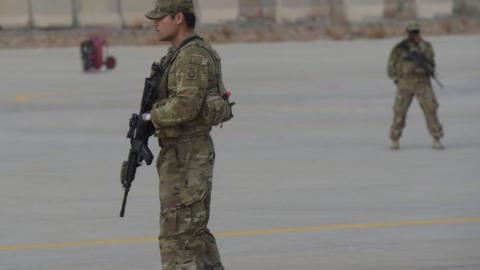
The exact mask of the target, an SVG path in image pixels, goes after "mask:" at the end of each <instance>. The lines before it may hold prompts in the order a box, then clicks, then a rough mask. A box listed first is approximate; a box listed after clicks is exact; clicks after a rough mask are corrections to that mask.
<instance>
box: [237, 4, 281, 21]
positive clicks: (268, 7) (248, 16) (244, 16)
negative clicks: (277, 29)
mask: <svg viewBox="0 0 480 270" xmlns="http://www.w3.org/2000/svg"><path fill="white" fill-rule="evenodd" d="M276 6H277V1H276V0H239V7H238V10H239V14H238V18H239V19H241V20H246V21H251V20H267V21H275V18H276V10H277V9H276Z"/></svg>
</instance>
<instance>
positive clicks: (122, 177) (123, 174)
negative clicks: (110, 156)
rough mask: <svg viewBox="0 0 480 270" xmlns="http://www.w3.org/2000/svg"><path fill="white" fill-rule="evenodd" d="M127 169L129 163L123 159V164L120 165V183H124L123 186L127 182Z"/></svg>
mask: <svg viewBox="0 0 480 270" xmlns="http://www.w3.org/2000/svg"><path fill="white" fill-rule="evenodd" d="M127 169H128V163H127V162H126V161H123V162H122V166H121V167H120V184H122V186H123V187H125V185H126V184H127Z"/></svg>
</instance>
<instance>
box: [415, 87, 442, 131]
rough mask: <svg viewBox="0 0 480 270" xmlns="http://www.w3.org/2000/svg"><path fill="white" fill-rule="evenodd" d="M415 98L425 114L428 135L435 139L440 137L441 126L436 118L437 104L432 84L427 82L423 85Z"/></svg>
mask: <svg viewBox="0 0 480 270" xmlns="http://www.w3.org/2000/svg"><path fill="white" fill-rule="evenodd" d="M417 100H418V103H419V104H420V107H421V108H422V111H423V114H424V115H425V120H426V122H427V128H428V131H429V132H430V135H432V137H433V138H434V139H436V140H438V139H441V138H442V137H443V128H442V125H441V124H440V121H439V120H438V116H437V111H438V107H439V106H438V102H437V99H436V97H435V93H434V92H433V89H432V86H431V85H429V84H427V85H425V86H423V87H422V89H421V91H419V92H418V94H417Z"/></svg>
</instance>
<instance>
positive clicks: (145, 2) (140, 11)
mask: <svg viewBox="0 0 480 270" xmlns="http://www.w3.org/2000/svg"><path fill="white" fill-rule="evenodd" d="M154 2H155V1H154V0H135V1H132V0H122V1H121V3H120V4H121V16H122V18H123V22H124V25H125V26H126V27H140V26H144V25H146V24H149V23H150V22H149V21H148V19H147V18H145V13H146V12H147V11H148V10H150V9H153V8H154V7H155V5H154Z"/></svg>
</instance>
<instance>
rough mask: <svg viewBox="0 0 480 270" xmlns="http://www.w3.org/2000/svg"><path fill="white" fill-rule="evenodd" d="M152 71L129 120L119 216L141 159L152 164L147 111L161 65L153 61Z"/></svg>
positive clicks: (149, 107) (150, 131) (159, 74)
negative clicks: (138, 110)
mask: <svg viewBox="0 0 480 270" xmlns="http://www.w3.org/2000/svg"><path fill="white" fill-rule="evenodd" d="M152 71H153V72H152V73H153V74H152V76H150V77H149V78H145V86H144V88H143V95H142V102H141V105H140V112H139V113H138V114H137V113H133V114H132V117H131V118H130V122H129V126H130V129H129V130H128V133H127V138H129V139H130V151H129V153H128V160H127V161H123V163H122V168H121V173H120V182H121V183H122V186H123V189H124V195H123V202H122V209H121V210H120V217H124V215H125V206H126V204H127V197H128V193H129V192H130V188H131V187H132V182H133V180H134V179H135V174H136V171H137V167H140V166H141V165H142V162H143V161H145V163H146V164H147V165H150V164H152V161H153V154H152V151H151V150H150V149H149V148H148V139H149V138H150V137H151V136H152V135H153V134H154V132H155V128H154V127H153V124H152V122H151V121H150V119H149V116H150V115H149V114H148V112H149V111H150V110H151V109H152V106H153V103H154V102H155V101H156V100H157V97H158V93H157V91H156V86H157V85H158V83H159V82H160V79H161V78H162V76H163V72H164V70H163V69H162V66H161V65H159V64H157V63H153V65H152Z"/></svg>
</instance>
